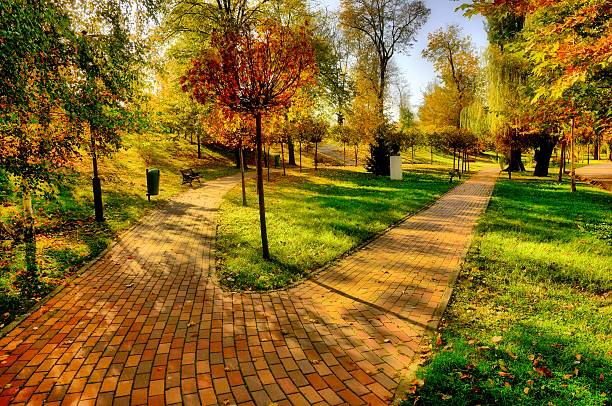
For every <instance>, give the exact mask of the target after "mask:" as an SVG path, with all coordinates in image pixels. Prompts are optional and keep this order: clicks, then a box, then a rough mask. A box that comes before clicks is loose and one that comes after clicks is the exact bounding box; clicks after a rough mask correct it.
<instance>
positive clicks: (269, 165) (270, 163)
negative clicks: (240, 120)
mask: <svg viewBox="0 0 612 406" xmlns="http://www.w3.org/2000/svg"><path fill="white" fill-rule="evenodd" d="M260 120H261V118H260ZM271 166H272V162H270V146H269V145H268V182H270V167H271Z"/></svg>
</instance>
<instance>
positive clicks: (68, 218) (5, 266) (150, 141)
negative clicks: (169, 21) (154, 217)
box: [0, 135, 235, 326]
mask: <svg viewBox="0 0 612 406" xmlns="http://www.w3.org/2000/svg"><path fill="white" fill-rule="evenodd" d="M125 146H126V147H127V148H125V149H122V150H121V151H120V152H119V153H117V154H116V155H114V156H113V157H112V158H107V159H103V160H101V163H100V176H101V178H102V188H103V199H104V203H105V216H106V218H107V222H106V223H105V224H103V225H98V224H96V223H95V221H94V220H93V203H92V201H91V181H90V178H91V169H90V162H89V161H88V160H84V161H82V162H79V163H77V164H76V165H75V167H74V168H73V169H72V170H70V171H69V173H68V174H67V177H66V179H65V181H64V182H63V184H62V186H61V187H59V188H57V189H56V190H54V191H50V192H51V193H50V194H49V196H42V195H41V196H38V197H37V198H36V199H35V201H34V208H35V211H36V214H37V218H36V227H37V239H36V242H37V247H36V248H37V253H38V255H37V263H38V266H39V270H40V276H41V284H40V286H37V287H36V288H37V289H36V290H37V292H36V294H35V297H34V301H35V300H37V299H38V298H39V297H41V296H42V295H44V294H46V293H47V292H49V291H50V290H51V289H53V288H54V287H55V286H57V285H58V284H61V283H62V282H63V280H65V278H66V277H67V276H69V275H70V274H71V273H73V272H74V271H75V270H76V269H78V268H79V266H81V265H82V264H83V263H85V262H86V261H88V260H90V259H91V258H94V257H95V256H96V255H98V254H99V253H100V252H101V251H102V250H104V248H106V247H107V246H108V245H109V244H110V243H111V242H112V241H113V239H115V238H116V236H117V234H118V233H120V232H121V231H122V230H125V229H126V228H128V227H129V226H130V225H131V224H133V223H134V222H135V221H136V220H138V219H139V218H140V217H142V216H143V215H144V214H145V213H146V212H147V211H148V210H150V209H152V208H155V207H159V206H160V205H163V204H164V203H165V202H167V201H168V199H170V198H171V197H172V196H174V195H175V194H177V193H179V192H180V191H182V190H186V189H187V188H188V186H182V185H181V181H182V178H181V174H180V172H179V170H180V169H181V168H184V167H193V168H194V169H196V170H199V171H200V172H201V173H202V178H203V180H206V179H211V178H216V177H220V176H224V175H227V174H230V173H235V169H234V168H233V167H231V165H232V163H231V162H230V161H228V160H227V158H225V157H224V156H222V155H220V154H219V153H217V152H214V151H212V150H210V149H206V148H204V149H203V158H204V159H203V160H198V159H197V157H196V147H195V146H193V145H189V143H188V142H186V141H184V140H182V139H180V140H172V139H170V138H168V137H167V136H155V137H152V136H149V135H131V136H128V137H126V139H125ZM147 164H148V165H147ZM147 166H149V167H156V168H159V169H160V170H161V185H160V195H159V196H156V197H153V198H152V202H151V203H148V202H147V198H146V177H145V169H146V168H147ZM19 210H20V207H19V197H18V196H17V194H15V193H13V194H12V196H11V197H10V198H9V200H8V201H6V202H5V203H3V204H2V205H0V220H2V221H7V220H9V219H10V218H11V217H12V216H14V215H16V214H17V213H19ZM0 254H1V255H0V258H1V260H0V326H1V325H2V324H6V323H7V322H9V321H10V320H12V319H13V318H14V317H16V316H17V315H18V314H20V313H21V312H23V311H25V310H26V309H27V308H28V307H29V306H31V305H32V304H33V301H32V300H30V298H28V297H24V295H23V294H22V292H21V290H20V289H19V283H18V280H16V278H17V277H18V275H19V274H20V273H21V272H22V270H23V269H24V267H25V266H24V262H25V259H24V258H25V247H24V246H23V245H22V244H18V245H16V246H14V245H12V244H11V243H10V242H9V241H5V242H2V241H1V240H0Z"/></svg>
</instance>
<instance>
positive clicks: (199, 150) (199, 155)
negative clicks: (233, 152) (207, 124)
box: [198, 131, 242, 159]
mask: <svg viewBox="0 0 612 406" xmlns="http://www.w3.org/2000/svg"><path fill="white" fill-rule="evenodd" d="M241 153H242V151H241ZM198 159H202V146H201V144H200V132H199V131H198Z"/></svg>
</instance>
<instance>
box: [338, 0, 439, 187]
mask: <svg viewBox="0 0 612 406" xmlns="http://www.w3.org/2000/svg"><path fill="white" fill-rule="evenodd" d="M429 13H430V10H429V9H428V8H427V7H426V6H425V3H424V2H423V1H417V0H356V1H353V0H343V1H342V2H341V13H340V20H341V22H342V24H343V26H344V27H346V28H347V30H348V31H349V32H350V33H351V34H352V35H354V36H357V37H360V38H364V39H365V40H366V41H367V42H368V43H369V45H370V46H371V49H372V50H373V52H374V54H375V56H376V65H375V66H376V69H377V76H378V77H377V83H376V95H377V110H378V112H379V115H380V116H381V117H383V120H382V121H383V124H381V125H380V126H379V129H378V130H377V131H376V133H375V136H374V144H373V145H371V147H370V150H371V152H372V154H371V157H370V164H369V165H368V167H369V168H370V170H375V171H376V172H374V173H376V174H379V175H384V174H388V173H389V167H388V165H387V163H388V161H389V156H390V154H391V153H392V151H391V150H389V148H388V145H389V142H388V141H387V140H385V139H384V138H385V136H386V134H385V130H386V129H388V128H390V127H388V126H387V125H386V124H385V123H384V122H385V121H386V120H384V117H385V97H386V95H387V84H388V69H389V67H390V62H391V60H392V58H393V56H394V55H395V54H396V53H399V52H406V51H407V50H408V49H410V47H411V46H412V45H413V43H414V40H415V36H416V33H417V32H418V30H419V29H420V28H421V26H423V24H425V22H426V21H427V18H428V17H429ZM378 159H382V162H375V161H376V160H378Z"/></svg>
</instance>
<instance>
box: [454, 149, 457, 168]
mask: <svg viewBox="0 0 612 406" xmlns="http://www.w3.org/2000/svg"><path fill="white" fill-rule="evenodd" d="M456 154H457V148H453V171H454V170H455V161H456V158H455V155H456Z"/></svg>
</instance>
